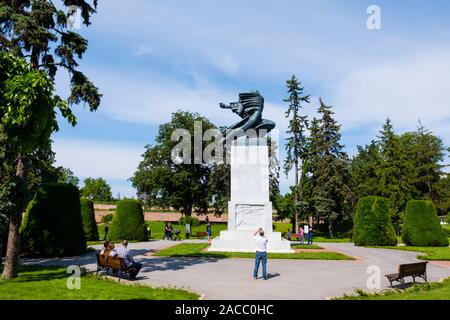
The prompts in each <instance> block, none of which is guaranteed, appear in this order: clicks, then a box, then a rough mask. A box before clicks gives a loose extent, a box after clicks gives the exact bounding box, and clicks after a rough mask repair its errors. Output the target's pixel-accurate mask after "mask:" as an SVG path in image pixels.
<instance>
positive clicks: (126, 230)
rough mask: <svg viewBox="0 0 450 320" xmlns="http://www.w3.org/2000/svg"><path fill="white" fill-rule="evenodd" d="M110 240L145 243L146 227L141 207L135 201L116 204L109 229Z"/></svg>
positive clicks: (123, 201)
mask: <svg viewBox="0 0 450 320" xmlns="http://www.w3.org/2000/svg"><path fill="white" fill-rule="evenodd" d="M109 234H110V238H111V240H116V241H118V240H125V239H126V240H136V241H146V240H147V238H148V236H147V227H146V225H145V222H144V212H143V210H142V205H141V204H140V203H139V201H137V200H132V199H130V200H128V199H127V200H122V201H119V202H118V203H117V207H116V212H115V214H114V217H113V220H112V223H111V228H110V233H109Z"/></svg>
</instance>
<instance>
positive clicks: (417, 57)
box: [327, 49, 450, 142]
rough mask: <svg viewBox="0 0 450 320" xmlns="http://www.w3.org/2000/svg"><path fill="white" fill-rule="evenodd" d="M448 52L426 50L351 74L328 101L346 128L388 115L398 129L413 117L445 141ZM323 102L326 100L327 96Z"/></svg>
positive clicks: (448, 136)
mask: <svg viewBox="0 0 450 320" xmlns="http://www.w3.org/2000/svg"><path fill="white" fill-rule="evenodd" d="M449 83H450V50H444V49H441V50H431V49H430V50H429V51H427V52H426V53H423V52H422V53H417V54H412V55H411V56H405V57H403V59H401V60H400V59H399V60H396V61H391V62H389V63H380V64H376V65H372V66H368V67H367V68H364V69H361V70H357V71H354V72H351V73H350V74H349V75H348V76H346V77H345V78H343V79H342V80H341V81H340V82H338V83H336V85H335V87H334V90H333V91H335V96H334V98H333V99H331V104H333V105H334V106H335V107H336V108H335V111H336V114H337V118H338V119H339V120H340V122H341V123H343V125H344V127H345V128H346V130H349V129H352V128H355V127H361V126H363V125H373V124H376V125H377V129H379V128H380V127H381V124H382V123H383V122H384V121H385V120H386V118H387V117H390V118H391V119H392V120H393V122H394V125H395V126H396V127H397V129H399V130H400V131H403V130H414V129H415V128H417V126H418V119H420V120H421V121H422V124H423V125H425V126H426V127H428V128H430V129H432V130H433V131H434V133H435V134H438V135H439V136H441V137H443V138H444V139H445V140H446V141H447V142H450V129H449V128H450V125H449V121H450V90H448V84H449ZM327 100H328V99H327Z"/></svg>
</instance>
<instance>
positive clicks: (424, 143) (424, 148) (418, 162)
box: [399, 122, 445, 202]
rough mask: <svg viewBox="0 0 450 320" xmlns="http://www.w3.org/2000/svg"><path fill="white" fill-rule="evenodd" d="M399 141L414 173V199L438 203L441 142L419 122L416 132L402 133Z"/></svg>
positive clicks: (442, 154)
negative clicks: (411, 164)
mask: <svg viewBox="0 0 450 320" xmlns="http://www.w3.org/2000/svg"><path fill="white" fill-rule="evenodd" d="M399 139H400V142H401V143H402V144H403V145H402V147H403V148H404V150H405V152H406V155H405V156H406V157H407V159H408V160H410V161H412V163H413V167H414V170H415V172H416V178H415V182H414V188H415V191H414V196H415V198H416V199H426V200H432V201H435V202H436V201H438V198H439V186H440V185H439V181H440V179H441V177H442V176H443V175H444V172H443V168H444V165H443V164H442V161H443V160H444V157H445V148H444V144H443V142H442V140H441V139H440V138H439V137H437V136H435V135H433V134H432V132H431V131H429V130H427V129H426V128H425V127H423V126H422V124H421V123H420V122H419V127H418V128H417V131H415V132H407V133H404V134H403V135H401V136H400V137H399Z"/></svg>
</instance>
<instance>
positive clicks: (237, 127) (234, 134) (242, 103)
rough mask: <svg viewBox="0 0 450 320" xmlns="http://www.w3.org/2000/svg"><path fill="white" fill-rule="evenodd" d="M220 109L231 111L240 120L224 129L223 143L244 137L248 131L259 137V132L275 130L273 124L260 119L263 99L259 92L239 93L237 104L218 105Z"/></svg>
mask: <svg viewBox="0 0 450 320" xmlns="http://www.w3.org/2000/svg"><path fill="white" fill-rule="evenodd" d="M220 107H221V108H222V109H231V110H232V111H233V112H234V113H236V114H238V115H239V116H240V117H241V118H242V120H241V121H239V122H237V123H235V124H233V125H232V126H230V127H228V128H227V129H225V131H224V132H223V133H224V136H225V139H224V143H228V142H230V141H231V139H234V138H238V137H240V136H243V135H245V132H246V131H247V130H249V129H254V130H256V133H257V134H258V135H259V134H260V131H259V130H265V133H268V132H270V131H271V130H272V129H273V128H275V122H273V121H270V120H266V119H263V118H262V112H263V109H264V98H263V97H262V96H261V95H260V94H259V92H250V93H240V94H239V102H232V103H230V104H229V105H226V104H224V103H220Z"/></svg>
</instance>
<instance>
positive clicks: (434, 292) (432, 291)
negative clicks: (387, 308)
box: [337, 278, 450, 300]
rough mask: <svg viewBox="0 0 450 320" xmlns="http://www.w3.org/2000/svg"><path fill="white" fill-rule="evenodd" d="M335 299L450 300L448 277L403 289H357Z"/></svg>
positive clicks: (449, 280) (449, 281) (449, 279)
mask: <svg viewBox="0 0 450 320" xmlns="http://www.w3.org/2000/svg"><path fill="white" fill-rule="evenodd" d="M337 300H450V278H447V279H445V280H444V281H443V282H435V283H430V284H416V285H413V286H412V287H410V288H408V289H405V290H398V289H389V290H388V291H386V292H383V293H372V294H371V293H367V292H364V291H362V290H357V291H356V295H352V296H347V295H344V296H343V297H340V298H337Z"/></svg>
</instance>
